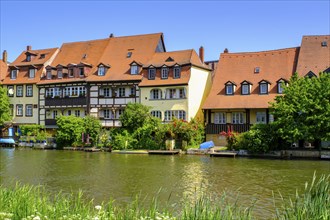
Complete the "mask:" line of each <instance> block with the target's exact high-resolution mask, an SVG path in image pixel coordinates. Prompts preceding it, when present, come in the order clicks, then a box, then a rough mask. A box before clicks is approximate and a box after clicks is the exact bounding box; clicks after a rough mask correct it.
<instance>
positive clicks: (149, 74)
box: [148, 67, 156, 79]
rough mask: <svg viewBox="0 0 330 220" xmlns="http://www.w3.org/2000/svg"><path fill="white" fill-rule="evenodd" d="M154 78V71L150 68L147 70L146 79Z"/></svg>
mask: <svg viewBox="0 0 330 220" xmlns="http://www.w3.org/2000/svg"><path fill="white" fill-rule="evenodd" d="M155 78H156V69H155V68H154V67H150V68H149V70H148V79H155Z"/></svg>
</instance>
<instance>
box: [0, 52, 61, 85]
mask: <svg viewBox="0 0 330 220" xmlns="http://www.w3.org/2000/svg"><path fill="white" fill-rule="evenodd" d="M57 51H58V48H49V49H42V50H29V52H31V53H33V54H36V55H37V56H35V57H34V58H33V59H32V60H31V61H30V62H28V61H26V52H27V51H23V52H22V53H21V54H20V55H19V56H18V57H17V59H16V60H15V61H14V62H12V63H10V65H9V68H8V71H7V73H6V77H5V79H4V80H3V84H8V85H13V84H31V83H37V82H39V81H40V77H41V75H42V73H43V70H44V66H43V65H44V64H45V63H47V62H48V61H49V60H50V59H51V58H52V57H53V56H54V54H55V53H56V52H57ZM30 67H34V68H37V71H36V73H35V77H34V78H32V79H30V78H29V77H28V74H29V68H30ZM13 68H18V74H17V78H16V79H10V70H11V69H13Z"/></svg>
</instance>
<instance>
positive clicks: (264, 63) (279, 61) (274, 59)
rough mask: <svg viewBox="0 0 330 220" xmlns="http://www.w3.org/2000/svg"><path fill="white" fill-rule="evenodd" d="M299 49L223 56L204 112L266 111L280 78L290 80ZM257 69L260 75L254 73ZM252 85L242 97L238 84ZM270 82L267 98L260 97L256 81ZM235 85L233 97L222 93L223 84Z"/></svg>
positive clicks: (275, 92)
mask: <svg viewBox="0 0 330 220" xmlns="http://www.w3.org/2000/svg"><path fill="white" fill-rule="evenodd" d="M298 51H299V48H298V47H295V48H288V49H280V50H271V51H262V52H249V53H222V54H221V55H220V60H219V64H218V66H217V70H216V73H215V77H214V81H213V85H212V88H211V92H210V94H209V96H208V98H207V100H206V101H205V103H204V105H203V109H244V108H268V106H269V104H268V102H270V101H273V99H274V97H275V96H276V95H277V83H276V81H278V80H279V79H280V78H283V79H287V80H289V79H290V77H291V76H292V74H293V73H294V71H295V64H296V62H297V61H296V60H297V55H298ZM256 67H259V68H260V72H259V73H254V70H255V68H256ZM244 80H247V81H249V82H251V83H252V84H253V85H252V89H251V94H250V95H241V83H242V82H243V81H244ZM261 80H267V81H269V82H270V83H271V85H270V89H269V94H268V95H259V82H260V81H261ZM228 81H232V82H235V83H236V84H237V87H236V90H235V94H234V95H226V94H225V83H226V82H228Z"/></svg>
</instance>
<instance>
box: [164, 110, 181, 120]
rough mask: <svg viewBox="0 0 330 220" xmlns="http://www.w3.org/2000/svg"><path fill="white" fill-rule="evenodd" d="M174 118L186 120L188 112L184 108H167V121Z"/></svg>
mask: <svg viewBox="0 0 330 220" xmlns="http://www.w3.org/2000/svg"><path fill="white" fill-rule="evenodd" d="M173 118H177V119H182V120H186V112H185V111H184V110H167V111H165V118H164V120H165V121H172V120H173Z"/></svg>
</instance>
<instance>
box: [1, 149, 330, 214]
mask: <svg viewBox="0 0 330 220" xmlns="http://www.w3.org/2000/svg"><path fill="white" fill-rule="evenodd" d="M0 153H1V156H0V159H1V160H0V183H1V184H2V185H4V186H10V185H12V184H14V183H15V181H19V182H21V183H23V184H31V185H43V186H45V187H46V189H47V190H49V191H50V192H51V193H58V192H59V191H62V192H64V193H69V192H77V191H78V190H79V189H81V190H83V192H84V193H85V196H86V198H88V199H92V198H93V199H94V201H95V203H100V202H102V201H108V200H109V198H112V199H115V201H116V202H117V203H118V204H125V203H127V202H130V201H132V200H133V199H134V197H135V196H136V195H138V194H140V195H141V197H142V198H144V199H145V201H150V199H151V198H152V197H154V196H155V195H157V196H158V199H159V200H160V202H167V203H168V204H172V206H173V207H175V206H176V205H177V204H179V203H180V201H182V200H187V199H188V200H189V199H190V198H193V197H194V196H195V195H196V194H197V195H200V194H202V193H206V194H209V195H212V196H214V197H219V196H220V195H221V194H222V193H223V192H226V194H227V195H228V198H230V199H232V200H233V199H234V198H236V196H237V194H239V202H240V204H242V205H243V206H245V205H246V206H248V205H249V204H251V202H252V201H254V200H257V203H256V205H255V208H254V214H255V216H257V217H259V218H263V219H265V218H268V217H271V215H272V213H273V211H274V199H273V196H272V194H273V192H274V193H275V195H276V197H279V194H278V192H279V191H280V192H281V194H282V196H284V197H285V198H288V197H289V196H291V197H292V196H293V195H294V194H295V192H296V189H298V190H299V191H300V192H301V191H302V190H303V188H304V185H305V182H306V181H311V179H312V177H313V173H314V171H316V174H317V176H320V175H321V174H329V173H330V163H329V161H319V160H269V159H249V158H219V157H209V156H196V155H173V156H172V155H171V156H163V155H133V154H114V153H107V152H99V153H86V152H73V151H55V150H28V149H21V150H17V149H16V150H15V149H0Z"/></svg>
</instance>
